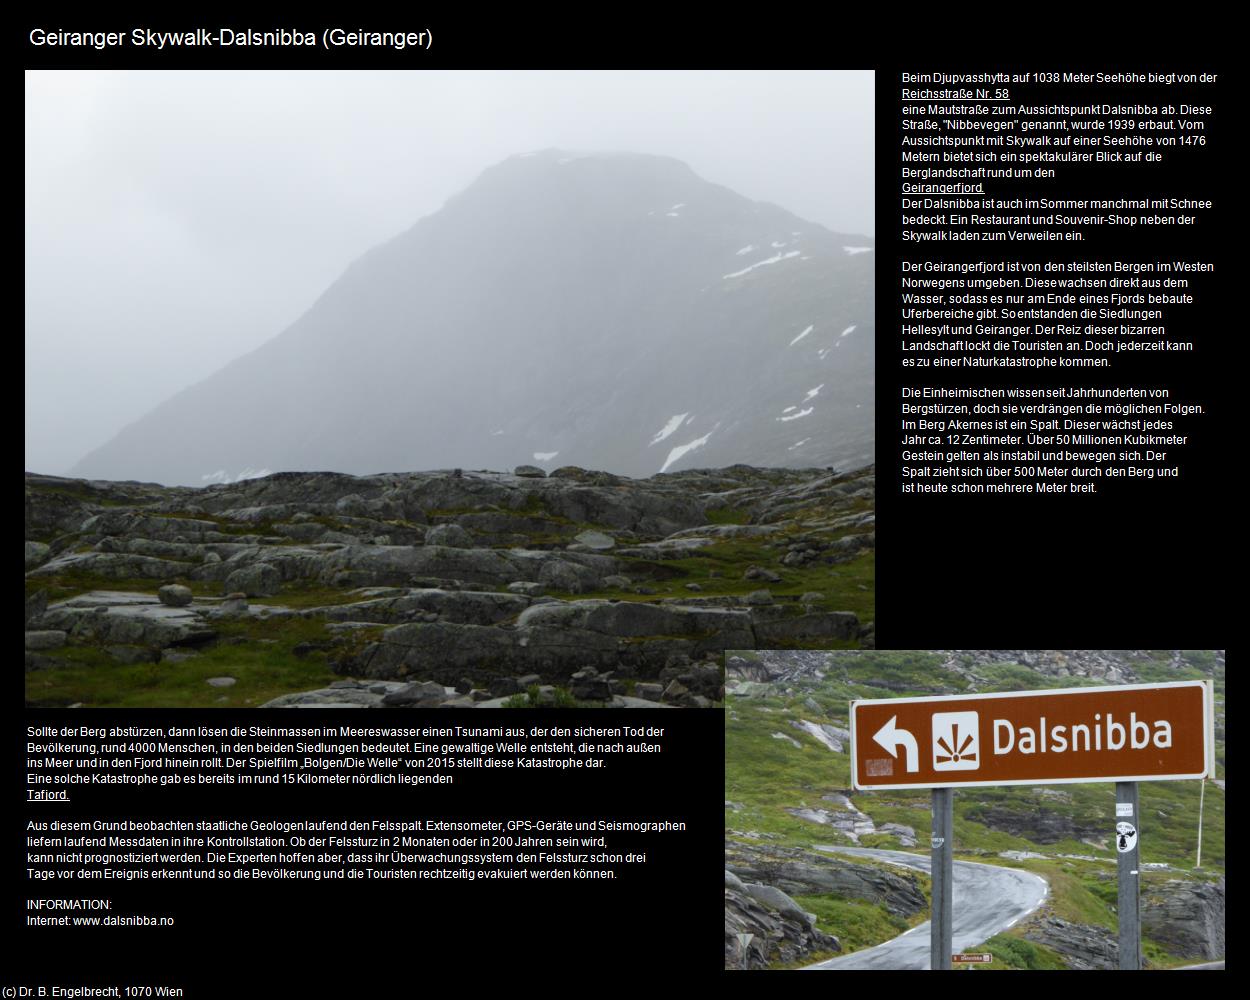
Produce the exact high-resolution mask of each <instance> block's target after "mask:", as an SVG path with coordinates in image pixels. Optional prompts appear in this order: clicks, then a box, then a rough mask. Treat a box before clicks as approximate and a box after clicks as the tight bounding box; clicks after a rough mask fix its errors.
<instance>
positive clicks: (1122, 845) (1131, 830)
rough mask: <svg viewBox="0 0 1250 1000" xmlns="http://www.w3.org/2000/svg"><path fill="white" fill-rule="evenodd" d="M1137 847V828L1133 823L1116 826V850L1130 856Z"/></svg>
mask: <svg viewBox="0 0 1250 1000" xmlns="http://www.w3.org/2000/svg"><path fill="white" fill-rule="evenodd" d="M1136 846H1137V827H1135V826H1134V825H1133V824H1132V823H1117V824H1116V825H1115V849H1116V850H1117V851H1119V852H1120V853H1121V854H1128V852H1129V851H1131V850H1132V849H1133V848H1134V847H1136Z"/></svg>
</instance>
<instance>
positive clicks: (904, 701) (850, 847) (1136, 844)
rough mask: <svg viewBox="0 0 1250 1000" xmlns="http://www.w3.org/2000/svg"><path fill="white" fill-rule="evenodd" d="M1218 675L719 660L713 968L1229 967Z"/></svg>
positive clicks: (822, 657) (792, 658) (913, 660)
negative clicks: (720, 782)
mask: <svg viewBox="0 0 1250 1000" xmlns="http://www.w3.org/2000/svg"><path fill="white" fill-rule="evenodd" d="M1225 667H1226V654H1225V652H1224V651H1223V650H1055V649H1049V650H844V651H834V650H741V651H730V652H728V653H727V654H726V695H727V697H726V702H725V968H726V969H757V970H764V969H777V970H780V969H804V970H810V971H826V972H838V971H846V970H860V969H875V970H895V969H925V970H933V971H943V970H950V971H984V970H1007V971H1026V970H1027V971H1042V970H1051V969H1053V970H1070V971H1090V970H1097V969H1121V970H1140V971H1151V970H1165V969H1167V970H1170V969H1193V970H1207V969H1210V970H1219V969H1222V968H1223V965H1224V952H1225V936H1224V916H1225V862H1224V856H1225V838H1224V812H1225V792H1224V777H1225V774H1224V729H1225V710H1226V704H1225Z"/></svg>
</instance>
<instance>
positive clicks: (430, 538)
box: [425, 524, 473, 549]
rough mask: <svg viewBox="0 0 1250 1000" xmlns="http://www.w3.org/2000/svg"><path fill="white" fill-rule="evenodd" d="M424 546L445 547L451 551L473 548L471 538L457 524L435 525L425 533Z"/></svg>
mask: <svg viewBox="0 0 1250 1000" xmlns="http://www.w3.org/2000/svg"><path fill="white" fill-rule="evenodd" d="M425 544H426V545H446V546H448V547H449V548H453V549H471V548H473V536H472V535H470V534H469V533H468V532H467V531H466V530H465V529H464V528H462V527H461V526H460V525H458V524H436V525H435V526H434V527H432V528H430V529H429V530H428V531H427V532H426V533H425Z"/></svg>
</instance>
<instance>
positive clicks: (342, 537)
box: [25, 466, 874, 707]
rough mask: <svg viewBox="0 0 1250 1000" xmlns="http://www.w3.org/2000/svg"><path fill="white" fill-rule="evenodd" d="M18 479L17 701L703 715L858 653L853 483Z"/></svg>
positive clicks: (862, 504) (858, 513)
mask: <svg viewBox="0 0 1250 1000" xmlns="http://www.w3.org/2000/svg"><path fill="white" fill-rule="evenodd" d="M25 486H26V491H25V492H26V581H27V583H26V592H27V600H26V671H27V674H26V677H27V701H28V703H31V704H43V705H56V704H62V705H64V704H171V703H172V704H216V703H227V704H240V705H241V704H256V705H261V704H267V705H272V706H302V705H315V706H336V707H337V706H343V707H349V706H350V707H374V706H382V705H413V706H432V705H448V706H452V705H455V706H485V707H493V706H498V705H519V704H535V705H537V704H571V703H579V702H580V703H588V704H611V705H625V706H632V705H649V704H669V705H678V706H686V707H710V706H712V705H714V704H716V703H718V702H720V701H721V700H723V698H724V688H723V667H722V660H723V653H724V651H725V650H726V649H756V648H770V647H779V648H795V647H821V648H828V647H855V646H861V645H871V642H872V625H871V610H872V549H873V545H874V534H873V531H874V514H873V486H874V482H873V475H872V470H871V469H868V470H862V471H859V472H855V473H850V474H835V473H833V472H832V471H816V470H804V471H793V470H775V469H754V468H748V467H744V466H735V467H731V468H728V469H721V470H711V471H708V470H699V471H692V472H683V473H677V474H670V475H660V476H654V477H652V478H650V479H646V480H631V479H625V478H621V477H617V476H613V475H610V474H607V473H601V472H591V471H588V470H584V469H580V468H574V467H566V468H562V469H557V470H556V471H554V472H552V473H551V474H550V475H547V474H546V473H544V472H543V471H542V470H540V469H537V468H534V467H530V466H522V467H520V468H518V469H516V470H515V471H514V472H512V473H495V472H469V471H463V472H462V471H461V470H453V471H449V472H428V473H396V474H385V475H374V476H363V477H355V476H347V475H340V474H335V473H279V474H276V475H270V476H266V477H264V478H260V479H253V480H247V481H245V482H240V483H233V484H229V485H219V486H210V487H206V488H202V489H192V488H186V487H162V486H157V485H152V484H142V483H134V482H125V483H115V482H103V481H97V480H75V479H62V478H57V477H50V476H40V475H34V474H29V473H28V474H27V475H26V483H25ZM208 674H212V675H213V676H207V675H208ZM335 675H337V677H338V679H337V680H336V679H335Z"/></svg>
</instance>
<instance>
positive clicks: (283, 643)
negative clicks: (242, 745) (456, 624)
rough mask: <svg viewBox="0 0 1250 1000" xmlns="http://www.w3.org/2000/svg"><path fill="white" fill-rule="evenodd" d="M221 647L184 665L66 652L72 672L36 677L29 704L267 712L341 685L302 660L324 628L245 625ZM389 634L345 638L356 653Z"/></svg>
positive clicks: (226, 635)
mask: <svg viewBox="0 0 1250 1000" xmlns="http://www.w3.org/2000/svg"><path fill="white" fill-rule="evenodd" d="M215 627H217V628H218V640H217V641H216V642H215V643H213V644H211V645H209V646H207V647H204V648H202V649H200V650H194V651H192V650H188V652H195V653H196V654H197V655H194V656H192V657H190V658H188V659H186V660H182V661H181V662H178V663H170V662H160V663H142V664H133V665H123V664H119V663H116V662H115V661H114V660H113V659H112V657H111V656H109V654H108V653H107V652H106V651H105V650H104V649H102V648H100V647H96V646H70V647H68V648H66V649H64V650H60V651H58V654H57V657H56V658H57V659H58V660H61V661H62V662H63V663H64V665H63V666H58V667H52V668H49V669H42V670H34V671H29V672H27V674H26V700H27V702H28V703H31V704H40V705H71V704H82V705H85V706H91V707H104V706H110V707H148V706H168V707H175V708H177V707H209V708H212V707H217V706H223V707H241V706H254V705H259V704H261V703H263V702H265V701H268V700H269V699H271V698H276V697H277V696H278V695H281V694H288V693H290V692H293V691H306V690H309V689H311V688H317V687H325V686H326V685H328V684H330V683H331V682H333V681H335V680H337V679H338V675H336V674H334V673H333V672H332V671H331V670H330V667H329V665H328V663H327V661H326V657H325V654H324V653H322V652H312V653H309V654H308V655H306V656H302V657H301V656H296V655H295V653H294V648H295V646H297V645H298V644H299V643H302V642H325V641H326V639H327V638H328V633H327V632H326V631H325V629H324V627H323V626H322V624H321V623H320V622H312V621H306V620H304V619H286V618H284V619H271V620H268V621H262V620H256V619H238V620H235V621H227V622H221V623H215ZM381 631H382V628H381V627H380V626H379V627H378V628H377V629H361V630H359V631H357V632H352V633H350V634H349V635H347V636H346V637H345V638H346V640H347V642H348V643H349V645H348V646H345V647H343V652H345V653H346V652H350V650H351V649H353V648H359V647H360V646H363V645H364V644H365V643H367V642H369V641H372V640H374V639H376V638H377V637H378V635H380V634H381ZM209 677H234V678H235V679H236V683H235V684H234V685H233V686H231V687H226V688H216V687H211V686H209V685H208V684H207V683H206V681H207V679H208V678H209Z"/></svg>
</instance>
